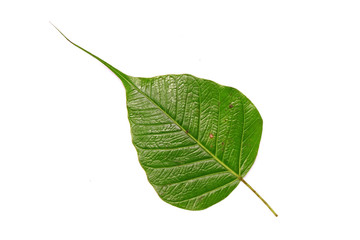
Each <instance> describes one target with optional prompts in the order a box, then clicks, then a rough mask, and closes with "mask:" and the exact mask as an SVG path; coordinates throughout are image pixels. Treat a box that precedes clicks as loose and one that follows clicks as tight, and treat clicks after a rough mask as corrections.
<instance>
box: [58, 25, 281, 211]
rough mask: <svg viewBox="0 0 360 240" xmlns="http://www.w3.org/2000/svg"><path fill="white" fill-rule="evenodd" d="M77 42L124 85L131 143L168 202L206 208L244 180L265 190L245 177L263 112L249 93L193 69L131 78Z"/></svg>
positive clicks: (153, 183)
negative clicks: (195, 74) (201, 75)
mask: <svg viewBox="0 0 360 240" xmlns="http://www.w3.org/2000/svg"><path fill="white" fill-rule="evenodd" d="M59 32H60V31H59ZM60 33H61V32H60ZM61 34H62V33H61ZM62 35H63V34H62ZM63 36H64V37H65V38H66V39H67V40H68V41H69V42H71V41H70V40H69V39H68V38H67V37H66V36H65V35H63ZM71 43H72V44H73V45H75V46H76V47H78V48H80V49H81V50H83V51H85V52H87V53H88V54H90V55H91V56H93V57H94V58H96V59H97V60H99V61H100V62H102V63H103V64H104V65H105V66H106V67H108V68H109V69H110V70H111V71H112V72H113V73H115V74H116V76H118V77H119V78H120V80H121V81H122V83H123V85H124V86H125V89H126V97H127V109H128V118H129V122H130V127H131V135H132V142H133V144H134V146H135V148H136V150H137V153H138V157H139V161H140V164H141V166H142V167H143V169H144V170H145V172H146V174H147V177H148V180H149V182H150V183H151V185H152V186H153V187H154V189H155V190H156V192H157V193H158V195H159V196H160V198H161V199H162V200H164V201H165V202H167V203H169V204H171V205H174V206H176V207H179V208H183V209H188V210H202V209H205V208H208V207H210V206H212V205H214V204H215V203H218V202H219V201H221V200H223V199H224V198H226V197H227V196H228V195H229V194H230V193H231V192H232V191H233V190H234V189H235V188H236V186H237V185H238V184H239V183H240V182H241V181H242V182H244V183H245V184H246V185H247V186H248V187H249V188H250V189H251V190H252V191H253V192H254V193H255V194H256V195H258V194H257V193H256V192H255V190H254V189H252V188H251V186H250V185H249V184H248V183H247V182H245V180H244V177H245V175H246V174H247V172H248V171H249V170H250V168H251V166H252V165H253V163H254V161H255V158H256V155H257V152H258V148H259V143H260V138H261V132H262V118H261V116H260V114H259V112H258V110H257V109H256V107H255V106H254V104H253V103H252V102H251V101H250V100H249V99H248V98H247V97H246V96H245V95H244V94H242V93H241V92H240V91H238V90H237V89H235V88H232V87H226V86H222V85H219V84H217V83H215V82H213V81H210V80H206V79H202V78H197V77H195V76H192V75H189V74H180V75H163V76H157V77H153V78H142V77H131V76H128V75H126V74H124V73H123V72H121V71H119V70H117V69H116V68H114V67H113V66H111V65H110V64H108V63H107V62H105V61H103V60H102V59H100V58H98V57H97V56H95V55H93V54H92V53H90V52H88V51H86V50H85V49H83V48H81V47H80V46H78V45H76V44H74V43H73V42H71ZM258 197H260V196H259V195H258ZM260 199H261V200H262V201H263V202H264V203H265V204H266V205H267V206H268V207H269V208H270V206H269V205H268V204H267V203H266V202H265V200H263V199H262V198H261V197H260ZM270 210H271V211H272V212H273V213H274V214H275V215H276V213H275V212H274V211H273V210H272V209H271V208H270Z"/></svg>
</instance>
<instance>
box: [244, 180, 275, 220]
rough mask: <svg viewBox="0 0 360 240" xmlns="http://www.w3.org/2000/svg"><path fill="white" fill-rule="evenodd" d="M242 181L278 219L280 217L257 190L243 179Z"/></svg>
mask: <svg viewBox="0 0 360 240" xmlns="http://www.w3.org/2000/svg"><path fill="white" fill-rule="evenodd" d="M241 181H242V182H243V183H244V184H245V185H246V186H247V187H248V188H250V189H251V191H253V193H255V195H256V196H258V198H260V200H261V201H262V202H263V203H264V204H265V205H266V206H267V207H268V208H269V209H270V211H271V212H272V213H273V214H274V215H275V217H277V216H278V215H277V214H276V212H275V211H274V210H273V209H272V208H271V207H270V205H269V204H268V203H267V202H266V201H265V200H264V199H263V198H262V197H261V196H260V195H259V194H258V193H257V192H256V191H255V189H253V188H252V187H251V186H250V185H249V184H248V183H247V182H246V181H245V180H244V179H243V178H241Z"/></svg>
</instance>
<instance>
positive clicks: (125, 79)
mask: <svg viewBox="0 0 360 240" xmlns="http://www.w3.org/2000/svg"><path fill="white" fill-rule="evenodd" d="M49 23H50V24H51V25H52V26H53V27H54V28H55V29H56V30H57V31H58V32H59V33H60V34H61V35H62V36H63V37H64V38H65V39H66V40H67V41H68V42H70V43H71V44H72V45H74V46H75V47H77V48H79V49H81V50H82V51H84V52H86V53H87V54H89V55H90V56H92V57H94V58H95V59H97V60H98V61H100V62H101V63H102V64H104V65H105V66H106V67H107V68H108V69H110V71H112V72H113V73H114V74H115V75H116V76H118V77H119V78H120V80H121V81H122V83H123V84H124V86H125V88H126V87H127V86H128V85H129V77H130V76H128V75H126V74H125V73H123V72H121V71H119V70H118V69H116V68H115V67H113V66H112V65H110V64H109V63H107V62H105V61H104V60H102V59H101V58H99V57H98V56H96V55H94V54H92V53H91V52H89V51H87V50H86V49H84V48H82V47H80V46H79V45H77V44H76V43H74V42H72V41H71V40H70V39H69V38H68V37H66V35H65V34H63V33H62V32H61V31H60V29H58V28H57V27H56V26H55V25H54V24H53V23H52V22H51V21H49Z"/></svg>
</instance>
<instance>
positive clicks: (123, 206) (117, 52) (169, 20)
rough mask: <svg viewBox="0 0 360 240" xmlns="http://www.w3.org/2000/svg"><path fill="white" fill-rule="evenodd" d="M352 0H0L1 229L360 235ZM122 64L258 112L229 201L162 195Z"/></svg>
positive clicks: (122, 235)
mask: <svg viewBox="0 0 360 240" xmlns="http://www.w3.org/2000/svg"><path fill="white" fill-rule="evenodd" d="M359 12H360V3H359V1H345V0H341V1H340V0H338V1H331V0H326V1H325V0H324V1H320V0H302V1H289V0H283V1H280V0H273V1H224V0H223V1H209V0H207V1H196V0H192V1H184V0H182V1H169V0H167V1H145V0H144V1H140V0H132V1H121V0H111V1H110V0H109V1H107V0H103V1H89V0H87V1H76V0H72V1H68V0H66V1H65V0H62V1H45V0H44V1H39V0H38V1H36V0H35V1H2V2H1V3H0V239H2V240H8V239H36V240H40V239H47V240H48V239H51V240H53V239H61V240H63V239H67V240H68V239H76V240H78V239H87V240H88V239H107V240H112V239H156V240H162V239H164V240H165V239H181V240H183V239H360V230H359V228H358V227H359V225H360V217H359V216H360V207H359V203H360V193H359V183H360V181H359V170H360V154H359V142H360V141H359V134H360V127H359V122H360V113H359V103H360V97H359V89H360V85H359V81H360V68H359V66H360V65H359V64H360V14H359ZM49 20H50V21H52V22H53V23H54V24H55V25H57V26H58V27H59V28H60V29H61V30H62V31H63V32H64V33H65V34H66V35H67V36H68V37H69V38H71V39H72V40H73V41H74V42H76V43H78V44H79V45H81V46H83V47H84V48H86V49H87V50H90V51H91V52H93V53H94V54H96V55H98V56H99V57H101V58H103V59H104V60H106V61H108V62H109V63H110V64H112V65H114V66H115V67H117V68H119V69H120V70H121V71H123V72H125V73H127V74H129V75H133V76H143V77H151V76H155V75H161V74H169V73H190V74H193V75H195V76H198V77H203V78H208V79H211V80H214V81H216V82H218V83H220V84H224V85H228V86H233V87H236V88H237V89H239V90H240V91H242V92H243V93H244V94H245V95H247V96H248V97H249V98H250V99H251V100H252V101H253V102H254V104H255V105H256V106H257V108H258V109H259V111H260V113H261V115H262V117H263V119H264V131H263V137H262V141H261V144H260V150H259V154H258V157H257V160H256V163H255V164H254V166H253V168H252V170H251V171H250V172H249V174H248V175H247V177H246V180H247V181H248V182H249V183H250V184H251V185H252V186H253V187H254V188H255V189H256V190H257V191H258V192H259V193H260V194H261V195H262V196H263V197H264V198H265V199H266V200H267V201H268V202H269V203H270V205H271V206H272V207H273V208H274V209H275V210H276V211H277V213H278V214H279V217H278V218H275V217H274V216H273V215H272V214H271V212H270V211H269V210H268V209H267V208H266V206H265V205H264V204H263V203H262V202H261V201H260V200H259V199H258V198H257V197H256V196H255V195H254V194H253V193H252V192H251V191H250V190H249V189H248V188H247V187H246V186H245V185H243V184H240V185H239V186H238V187H237V188H236V189H235V190H234V192H233V193H232V194H230V195H229V197H228V198H226V199H225V200H224V201H222V202H220V203H218V204H216V205H214V206H213V207H210V208H209V209H207V210H204V211H198V212H191V211H186V210H182V209H178V208H176V207H173V206H171V205H168V204H166V203H164V202H163V201H162V200H160V198H159V197H158V196H157V194H156V193H155V191H154V190H153V189H152V187H151V186H150V184H149V183H148V182H147V179H146V175H145V173H144V171H143V170H142V168H141V166H140V164H139V163H138V160H137V155H136V151H135V148H134V147H133V146H132V143H131V136H130V129H129V124H128V120H127V111H126V104H125V103H126V99H125V92H124V88H123V86H122V84H121V82H120V81H119V80H118V79H117V77H116V76H114V74H112V73H111V72H110V71H109V70H107V69H106V68H105V67H104V66H103V65H102V64H100V63H99V62H97V61H96V60H95V59H93V58H91V57H90V56H88V55H86V54H85V53H84V52H82V51H80V50H79V49H77V48H75V47H73V46H72V45H71V44H69V43H68V42H66V41H65V39H64V38H62V37H61V35H60V34H59V33H58V32H57V31H56V30H55V29H54V28H53V27H52V26H51V25H50V24H49Z"/></svg>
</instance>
